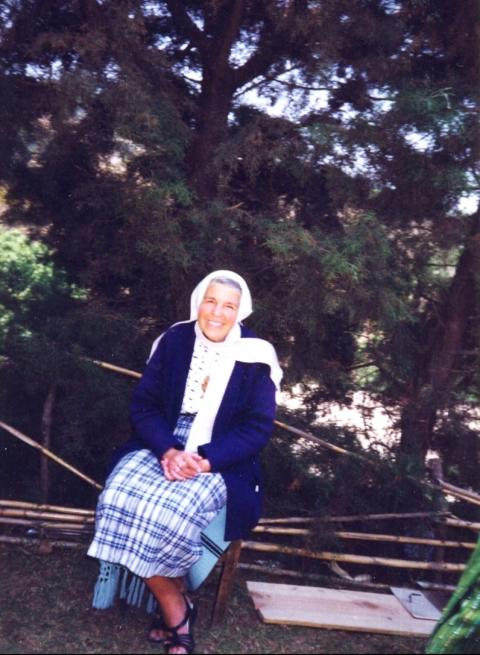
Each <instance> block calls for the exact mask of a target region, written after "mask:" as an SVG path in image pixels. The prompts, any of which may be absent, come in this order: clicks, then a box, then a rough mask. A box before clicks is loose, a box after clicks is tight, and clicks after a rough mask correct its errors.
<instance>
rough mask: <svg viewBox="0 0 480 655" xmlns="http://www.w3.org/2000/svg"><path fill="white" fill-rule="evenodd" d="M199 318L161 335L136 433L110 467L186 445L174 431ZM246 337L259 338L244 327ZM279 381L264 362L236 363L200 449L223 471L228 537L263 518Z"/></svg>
mask: <svg viewBox="0 0 480 655" xmlns="http://www.w3.org/2000/svg"><path fill="white" fill-rule="evenodd" d="M194 324H195V321H191V322H189V323H181V324H179V325H174V326H172V327H171V328H170V329H169V330H167V332H166V333H165V334H164V336H163V338H162V339H161V340H160V343H159V344H158V347H157V349H156V351H155V353H154V355H153V357H152V358H151V359H150V361H149V362H148V364H147V367H146V368H145V371H144V373H143V376H142V378H141V380H140V382H139V383H138V385H137V386H136V388H135V391H134V394H133V399H132V403H131V412H130V416H131V422H132V427H133V436H132V438H131V439H130V440H129V441H128V442H127V443H126V444H124V446H122V447H121V448H119V449H118V451H117V452H116V453H115V456H114V458H113V459H112V461H111V463H110V470H111V469H112V468H113V466H114V465H115V464H116V463H117V462H118V461H119V459H120V458H121V457H123V456H124V455H125V454H126V453H127V452H131V451H133V450H138V449H139V448H150V450H152V451H153V453H154V454H155V455H156V456H157V457H159V458H161V457H162V455H163V453H165V452H166V451H167V450H168V449H169V448H172V447H173V448H178V449H180V450H181V449H183V447H182V445H181V444H180V443H179V442H178V441H177V440H176V439H175V437H174V436H173V430H174V428H175V425H176V422H177V419H178V416H179V413H180V408H181V405H182V400H183V396H184V392H185V385H186V381H187V375H188V371H189V368H190V360H191V358H192V353H193V347H194V343H195V332H194ZM242 337H255V334H254V333H253V332H252V331H251V330H249V329H248V328H246V327H244V326H242ZM274 418H275V386H274V384H273V382H272V380H271V379H270V374H269V367H268V366H267V365H265V364H246V363H243V362H236V363H235V366H234V368H233V372H232V375H231V378H230V380H229V382H228V385H227V388H226V391H225V394H224V397H223V399H222V402H221V404H220V407H219V410H218V413H217V416H216V419H215V422H214V425H213V430H212V440H211V442H210V443H209V444H206V445H204V446H201V447H200V448H199V453H200V454H201V455H202V456H203V457H206V458H207V459H208V460H209V461H210V464H211V467H212V472H220V473H221V474H222V476H223V479H224V480H225V484H226V487H227V518H226V527H225V539H226V540H233V539H239V538H246V537H248V534H249V532H250V530H251V529H252V528H254V527H255V525H256V524H257V523H258V519H259V517H260V511H261V502H262V479H261V470H260V463H259V461H258V455H259V453H260V451H261V450H262V448H263V447H264V446H265V445H266V443H267V441H268V439H269V438H270V436H271V433H272V430H273V421H274Z"/></svg>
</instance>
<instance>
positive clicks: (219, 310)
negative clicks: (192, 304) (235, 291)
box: [212, 305, 222, 316]
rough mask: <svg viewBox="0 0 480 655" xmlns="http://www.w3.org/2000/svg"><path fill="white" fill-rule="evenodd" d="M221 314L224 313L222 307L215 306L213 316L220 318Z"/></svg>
mask: <svg viewBox="0 0 480 655" xmlns="http://www.w3.org/2000/svg"><path fill="white" fill-rule="evenodd" d="M221 313H222V307H221V306H220V305H215V306H214V308H213V310H212V314H213V315H214V316H220V314H221Z"/></svg>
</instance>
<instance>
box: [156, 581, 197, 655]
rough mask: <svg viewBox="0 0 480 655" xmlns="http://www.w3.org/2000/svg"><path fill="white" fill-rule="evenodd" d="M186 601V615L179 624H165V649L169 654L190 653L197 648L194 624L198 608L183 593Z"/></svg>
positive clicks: (181, 654)
mask: <svg viewBox="0 0 480 655" xmlns="http://www.w3.org/2000/svg"><path fill="white" fill-rule="evenodd" d="M183 598H184V601H185V615H184V617H183V619H182V620H181V621H180V623H178V625H176V626H173V627H168V626H165V633H166V635H167V636H166V639H165V642H164V643H165V651H166V652H167V653H168V654H169V655H184V654H186V655H188V654H189V653H193V652H194V650H195V642H194V639H193V632H192V631H193V625H194V623H195V619H196V617H197V608H196V606H195V605H194V604H193V603H192V601H191V600H190V599H189V598H187V596H186V595H185V594H183Z"/></svg>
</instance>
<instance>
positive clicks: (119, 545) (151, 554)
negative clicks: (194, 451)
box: [88, 415, 227, 578]
mask: <svg viewBox="0 0 480 655" xmlns="http://www.w3.org/2000/svg"><path fill="white" fill-rule="evenodd" d="M193 419H194V415H188V416H181V417H180V419H179V421H178V423H177V427H176V429H175V435H176V436H177V438H178V439H179V440H180V441H181V442H182V443H185V441H186V439H187V437H188V433H189V431H190V427H191V424H192V422H193ZM226 501H227V490H226V486H225V482H224V480H223V478H222V476H221V475H220V474H219V473H205V474H200V475H198V476H196V477H195V478H192V479H190V480H182V481H173V482H172V481H170V480H167V479H166V478H165V476H164V474H163V470H162V467H161V465H160V463H159V461H158V459H157V458H156V457H155V455H154V454H153V453H152V452H151V451H150V450H147V449H144V450H138V451H135V452H132V453H129V454H128V455H125V457H123V458H122V459H121V460H120V462H119V463H118V464H117V466H116V467H115V469H114V470H113V471H112V473H111V474H110V476H109V478H108V480H107V482H106V485H105V489H104V491H103V492H102V494H101V495H100V498H99V501H98V505H97V514H96V521H95V536H94V539H93V541H92V543H91V545H90V547H89V549H88V554H89V555H90V556H92V557H96V558H98V559H100V560H104V561H106V562H110V563H113V564H120V565H121V566H123V567H125V568H127V569H128V570H129V571H131V572H132V573H134V574H135V575H137V576H139V577H141V578H149V577H151V576H154V575H161V576H167V577H180V576H183V575H185V574H186V572H187V571H188V570H189V569H190V567H191V566H192V565H193V564H194V563H195V562H196V561H197V560H198V559H199V558H200V557H201V554H202V544H201V532H202V530H203V529H204V528H205V527H206V526H207V525H208V524H209V523H210V522H211V521H212V519H213V518H214V517H215V516H216V514H217V513H218V512H219V511H220V510H221V509H222V507H223V506H224V505H225V503H226Z"/></svg>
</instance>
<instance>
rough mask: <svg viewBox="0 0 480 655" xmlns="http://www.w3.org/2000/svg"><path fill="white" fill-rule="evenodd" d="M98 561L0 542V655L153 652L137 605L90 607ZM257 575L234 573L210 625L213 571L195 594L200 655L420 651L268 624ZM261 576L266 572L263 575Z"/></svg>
mask: <svg viewBox="0 0 480 655" xmlns="http://www.w3.org/2000/svg"><path fill="white" fill-rule="evenodd" d="M96 574H97V563H96V561H94V560H91V559H90V558H88V557H87V556H86V555H85V554H84V553H83V552H82V551H73V550H64V549H58V550H55V551H53V552H52V553H49V554H39V553H38V551H37V550H36V549H35V548H34V547H31V548H30V547H23V546H16V545H4V544H0V580H1V584H0V653H4V654H10V653H12V654H13V653H155V652H163V649H162V648H161V647H160V648H159V647H155V646H153V645H151V644H150V643H149V642H148V641H147V640H146V633H147V629H148V624H149V618H148V617H147V616H146V614H145V613H144V612H142V611H140V610H133V609H131V608H128V609H124V608H122V607H115V608H112V609H109V610H93V609H92V608H91V607H90V603H91V591H92V587H93V584H94V581H95V578H96ZM247 578H248V579H262V578H261V577H260V576H259V575H258V574H254V573H250V572H249V573H248V574H247V573H245V572H244V571H238V572H237V574H236V580H235V586H234V591H233V594H232V597H231V598H230V601H229V605H228V608H227V616H226V619H225V622H224V623H223V625H221V626H220V627H218V628H216V629H214V630H211V629H209V619H210V612H211V609H212V603H213V598H214V595H215V590H216V573H213V574H212V575H211V576H210V578H209V580H207V582H206V583H205V584H204V585H203V586H202V588H201V589H200V590H199V591H198V592H196V594H195V599H196V601H197V602H198V603H199V616H198V620H197V624H196V630H195V637H196V641H197V652H198V653H423V652H424V648H425V643H426V642H425V640H424V639H418V638H406V637H392V636H389V635H378V634H367V633H355V632H341V631H333V630H321V629H315V628H302V627H297V626H282V625H267V624H264V623H262V622H261V620H260V619H259V617H258V615H257V613H256V611H255V609H254V607H253V603H252V601H251V599H250V597H249V595H248V592H247V590H246V586H245V580H246V579H247ZM263 579H265V578H263Z"/></svg>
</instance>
